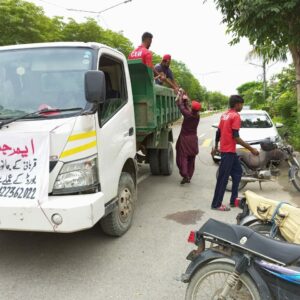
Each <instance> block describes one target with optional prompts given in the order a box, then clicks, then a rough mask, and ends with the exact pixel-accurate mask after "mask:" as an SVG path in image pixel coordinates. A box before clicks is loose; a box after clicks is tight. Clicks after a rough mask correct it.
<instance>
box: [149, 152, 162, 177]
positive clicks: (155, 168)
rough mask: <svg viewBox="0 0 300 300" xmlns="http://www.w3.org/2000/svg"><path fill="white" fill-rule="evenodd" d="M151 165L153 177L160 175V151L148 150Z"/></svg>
mask: <svg viewBox="0 0 300 300" xmlns="http://www.w3.org/2000/svg"><path fill="white" fill-rule="evenodd" d="M148 156H149V164H150V170H151V174H152V175H160V174H161V173H160V159H159V158H160V150H159V149H148Z"/></svg>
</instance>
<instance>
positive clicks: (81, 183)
mask: <svg viewBox="0 0 300 300" xmlns="http://www.w3.org/2000/svg"><path fill="white" fill-rule="evenodd" d="M98 186H99V179H98V163H97V156H92V157H88V158H85V159H82V160H76V161H72V162H68V163H65V164H64V165H63V167H62V168H61V170H60V172H59V175H58V176H57V178H56V181H55V184H54V187H53V192H52V193H53V194H54V195H57V194H71V193H78V192H84V191H89V190H95V189H96V188H97V187H98Z"/></svg>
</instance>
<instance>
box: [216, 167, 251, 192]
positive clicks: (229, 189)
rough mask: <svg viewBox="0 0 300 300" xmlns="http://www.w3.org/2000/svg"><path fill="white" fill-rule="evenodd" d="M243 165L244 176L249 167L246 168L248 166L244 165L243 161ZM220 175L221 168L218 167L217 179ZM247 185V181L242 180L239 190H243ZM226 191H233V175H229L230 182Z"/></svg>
mask: <svg viewBox="0 0 300 300" xmlns="http://www.w3.org/2000/svg"><path fill="white" fill-rule="evenodd" d="M241 167H242V170H243V175H242V176H244V175H246V174H247V171H246V170H247V169H246V167H245V165H244V163H243V162H241ZM218 176H219V168H218V170H217V173H216V177H217V179H218ZM246 185H247V182H246V181H242V180H241V181H240V184H239V188H238V190H239V191H240V190H242V189H243V188H244V187H245V186H246ZM226 191H228V192H231V191H232V179H231V176H229V179H228V183H227V185H226Z"/></svg>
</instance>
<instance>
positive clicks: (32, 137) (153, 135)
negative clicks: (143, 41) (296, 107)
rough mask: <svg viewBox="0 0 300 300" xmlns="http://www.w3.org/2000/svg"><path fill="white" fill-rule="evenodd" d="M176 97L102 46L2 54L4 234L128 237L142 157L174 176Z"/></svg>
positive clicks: (136, 64) (11, 49)
mask: <svg viewBox="0 0 300 300" xmlns="http://www.w3.org/2000/svg"><path fill="white" fill-rule="evenodd" d="M178 117H179V112H178V110H177V108H176V105H175V104H174V93H173V91H172V90H170V89H168V88H165V87H158V86H155V85H154V84H153V74H152V71H151V70H150V69H149V68H148V67H146V66H145V65H143V64H142V63H141V62H140V61H130V62H127V60H126V58H125V56H124V55H123V54H122V53H120V52H119V51H117V50H114V49H112V48H109V47H107V46H105V45H102V44H96V43H45V44H28V45H15V46H5V47H0V128H1V129H0V229H3V230H26V231H48V232H74V231H79V230H84V229H87V228H91V227H93V226H94V225H95V224H96V223H97V222H98V221H99V220H100V224H101V227H102V229H103V231H104V232H105V233H107V234H110V235H114V236H120V235H122V234H123V233H125V232H126V231H127V230H128V228H129V227H130V225H131V223H132V219H133V213H134V208H135V201H136V199H137V163H136V160H137V151H139V150H140V151H141V152H139V153H140V154H139V159H141V160H144V162H146V163H150V169H151V171H152V173H153V174H154V175H170V174H171V173H172V163H173V150H172V144H171V142H172V140H173V136H172V130H171V128H170V124H171V123H172V122H173V121H175V120H176V119H178Z"/></svg>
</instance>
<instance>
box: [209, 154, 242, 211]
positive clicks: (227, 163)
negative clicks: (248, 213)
mask: <svg viewBox="0 0 300 300" xmlns="http://www.w3.org/2000/svg"><path fill="white" fill-rule="evenodd" d="M242 174H243V170H242V167H241V163H240V160H239V158H238V156H237V154H236V153H229V152H228V153H225V152H223V153H221V162H220V166H219V175H218V178H217V184H216V188H215V194H214V198H213V201H212V204H211V206H212V207H213V208H217V207H220V206H221V205H222V201H223V198H224V194H225V190H226V186H227V183H228V179H229V176H231V178H232V192H231V198H230V203H231V204H233V203H234V200H235V199H236V198H237V196H238V187H239V184H240V181H241V178H242Z"/></svg>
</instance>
